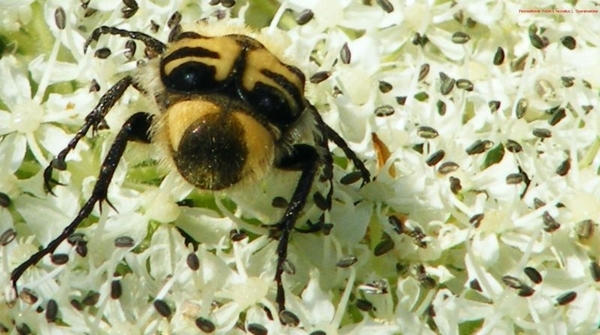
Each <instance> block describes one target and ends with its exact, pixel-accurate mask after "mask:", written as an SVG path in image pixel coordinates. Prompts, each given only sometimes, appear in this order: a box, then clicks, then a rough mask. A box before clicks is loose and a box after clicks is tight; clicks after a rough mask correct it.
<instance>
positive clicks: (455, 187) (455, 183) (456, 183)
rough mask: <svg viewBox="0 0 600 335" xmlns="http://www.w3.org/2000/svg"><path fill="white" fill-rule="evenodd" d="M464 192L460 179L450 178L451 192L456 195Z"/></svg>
mask: <svg viewBox="0 0 600 335" xmlns="http://www.w3.org/2000/svg"><path fill="white" fill-rule="evenodd" d="M460 190H462V185H461V184H460V179H458V178H456V177H450V191H452V193H454V194H458V192H460Z"/></svg>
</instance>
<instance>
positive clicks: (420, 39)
mask: <svg viewBox="0 0 600 335" xmlns="http://www.w3.org/2000/svg"><path fill="white" fill-rule="evenodd" d="M427 42H429V38H428V37H427V35H425V34H423V35H421V34H419V33H415V36H414V37H413V40H412V43H413V44H414V45H420V46H425V44H427Z"/></svg>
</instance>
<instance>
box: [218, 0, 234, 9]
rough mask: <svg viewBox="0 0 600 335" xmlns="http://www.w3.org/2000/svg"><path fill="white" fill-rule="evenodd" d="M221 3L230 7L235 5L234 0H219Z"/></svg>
mask: <svg viewBox="0 0 600 335" xmlns="http://www.w3.org/2000/svg"><path fill="white" fill-rule="evenodd" d="M221 5H223V7H225V8H231V7H233V6H235V0H221Z"/></svg>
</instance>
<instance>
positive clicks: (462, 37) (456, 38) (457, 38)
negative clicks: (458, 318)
mask: <svg viewBox="0 0 600 335" xmlns="http://www.w3.org/2000/svg"><path fill="white" fill-rule="evenodd" d="M470 39H471V36H469V35H468V34H467V33H464V32H462V31H457V32H455V33H454V34H452V42H454V43H456V44H465V43H467V42H469V40H470Z"/></svg>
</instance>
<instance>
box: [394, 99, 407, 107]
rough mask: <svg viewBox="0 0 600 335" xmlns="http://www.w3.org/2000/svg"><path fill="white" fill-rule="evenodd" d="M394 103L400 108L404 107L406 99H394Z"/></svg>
mask: <svg viewBox="0 0 600 335" xmlns="http://www.w3.org/2000/svg"><path fill="white" fill-rule="evenodd" d="M396 103H397V104H398V105H400V106H404V104H405V103H406V97H396Z"/></svg>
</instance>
